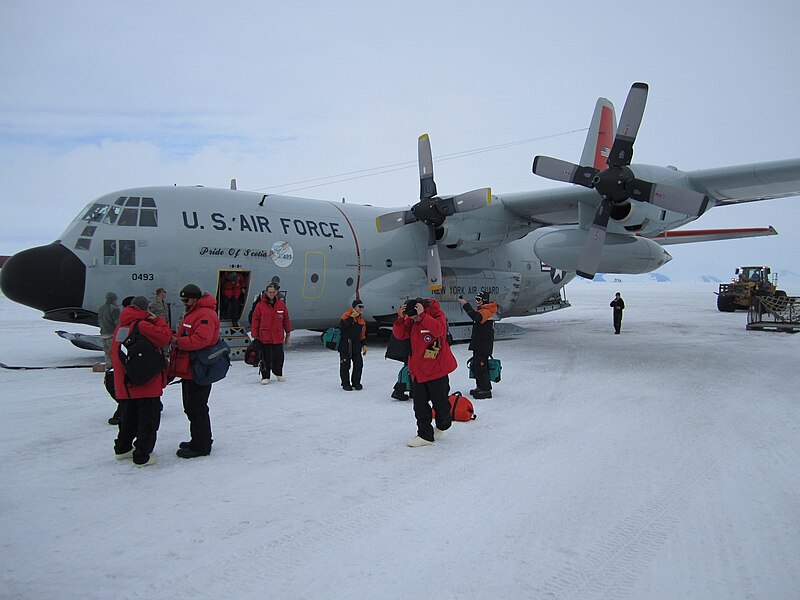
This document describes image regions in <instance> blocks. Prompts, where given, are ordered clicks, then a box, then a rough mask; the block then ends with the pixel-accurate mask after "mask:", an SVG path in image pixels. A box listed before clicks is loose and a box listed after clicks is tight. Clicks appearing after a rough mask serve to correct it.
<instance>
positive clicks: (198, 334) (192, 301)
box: [169, 283, 219, 458]
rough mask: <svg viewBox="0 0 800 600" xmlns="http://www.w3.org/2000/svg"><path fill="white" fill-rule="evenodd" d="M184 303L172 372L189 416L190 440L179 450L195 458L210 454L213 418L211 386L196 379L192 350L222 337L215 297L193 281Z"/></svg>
mask: <svg viewBox="0 0 800 600" xmlns="http://www.w3.org/2000/svg"><path fill="white" fill-rule="evenodd" d="M181 302H183V304H184V306H185V307H186V313H185V314H184V315H183V319H181V322H180V324H179V325H178V331H177V333H176V335H174V336H173V337H172V341H171V342H170V345H171V346H172V355H171V357H170V369H169V372H170V374H172V375H173V376H175V377H180V378H181V395H182V396H183V412H184V413H186V417H187V418H188V419H189V432H190V434H191V439H190V440H189V441H188V442H181V443H180V445H179V447H178V452H177V453H176V454H177V455H178V456H179V457H181V458H196V457H198V456H207V455H209V454H211V444H213V443H214V440H213V439H212V438H211V417H210V416H209V413H208V397H209V396H210V395H211V385H212V384H210V383H209V384H208V385H198V384H197V383H195V382H194V377H193V375H192V365H191V362H190V353H191V352H192V351H194V350H202V349H203V348H208V347H210V346H213V345H214V344H216V343H217V340H219V317H218V316H217V301H216V299H215V298H214V296H211V295H210V294H204V293H203V292H201V291H200V288H199V287H197V286H196V285H194V284H193V283H190V284H188V285H186V286H184V288H183V289H182V290H181Z"/></svg>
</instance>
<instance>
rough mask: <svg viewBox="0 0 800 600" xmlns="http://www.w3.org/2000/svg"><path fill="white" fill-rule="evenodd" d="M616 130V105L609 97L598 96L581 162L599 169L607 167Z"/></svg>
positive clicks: (583, 164)
mask: <svg viewBox="0 0 800 600" xmlns="http://www.w3.org/2000/svg"><path fill="white" fill-rule="evenodd" d="M616 132H617V117H616V115H615V114H614V105H613V104H611V101H610V100H608V99H607V98H598V99H597V102H596V103H595V105H594V113H593V114H592V123H591V125H589V133H587V134H586V143H585V144H584V145H583V153H582V154H581V163H580V164H581V165H582V166H585V167H590V166H591V167H594V168H595V169H598V170H602V169H605V168H606V166H607V165H606V161H607V160H608V154H609V152H610V151H611V146H612V145H613V144H614V136H615V135H616Z"/></svg>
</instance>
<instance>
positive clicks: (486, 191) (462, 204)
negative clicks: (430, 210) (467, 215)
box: [437, 188, 492, 217]
mask: <svg viewBox="0 0 800 600" xmlns="http://www.w3.org/2000/svg"><path fill="white" fill-rule="evenodd" d="M491 203H492V188H481V189H479V190H472V191H471V192H464V193H463V194H458V195H457V196H453V197H452V198H442V199H441V200H439V202H438V203H437V205H438V207H439V212H441V213H442V214H443V215H445V216H448V217H449V216H450V215H452V214H454V213H463V212H468V211H470V210H476V209H478V208H483V207H484V206H489V205H490V204H491Z"/></svg>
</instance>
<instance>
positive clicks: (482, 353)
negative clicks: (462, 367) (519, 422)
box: [458, 292, 497, 399]
mask: <svg viewBox="0 0 800 600" xmlns="http://www.w3.org/2000/svg"><path fill="white" fill-rule="evenodd" d="M458 301H459V303H460V304H461V308H463V309H464V312H466V313H467V315H468V316H469V318H470V319H472V336H471V337H470V341H469V349H470V350H472V361H471V362H470V365H471V366H472V373H473V374H474V375H475V384H476V385H477V387H476V388H475V389H474V390H470V391H469V393H470V394H471V395H472V397H473V398H476V399H482V398H491V397H492V382H491V380H490V379H489V357H490V356H491V355H492V351H493V350H494V321H493V320H492V317H494V315H495V314H496V313H497V303H495V302H490V301H489V292H481V293H479V294H478V295H476V296H475V306H476V307H477V308H472V306H470V304H469V302H467V301H466V300H464V298H463V296H459V298H458Z"/></svg>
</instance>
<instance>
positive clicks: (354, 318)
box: [339, 299, 367, 392]
mask: <svg viewBox="0 0 800 600" xmlns="http://www.w3.org/2000/svg"><path fill="white" fill-rule="evenodd" d="M363 312H364V303H363V302H361V300H359V299H356V300H353V304H352V307H351V308H350V310H348V311H346V312H345V313H344V314H343V315H342V318H341V320H340V321H339V329H341V330H342V339H341V341H340V342H339V377H340V379H341V380H342V389H344V390H345V391H348V392H352V391H353V390H362V389H364V386H363V385H361V373H362V371H363V369H364V359H363V358H362V355H363V356H366V355H367V323H366V322H365V321H364V316H363V314H362V313H363ZM351 367H352V369H353V374H352V376H351V375H350V368H351Z"/></svg>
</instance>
